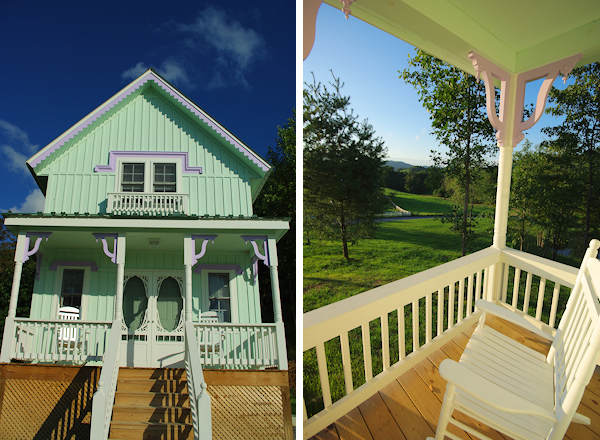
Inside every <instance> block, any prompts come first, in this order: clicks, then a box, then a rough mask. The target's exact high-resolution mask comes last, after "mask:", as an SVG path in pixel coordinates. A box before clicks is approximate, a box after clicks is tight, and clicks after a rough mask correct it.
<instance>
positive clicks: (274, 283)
mask: <svg viewBox="0 0 600 440" xmlns="http://www.w3.org/2000/svg"><path fill="white" fill-rule="evenodd" d="M267 246H268V254H267V255H268V256H269V271H270V274H271V296H272V298H273V317H274V321H275V327H276V329H277V348H278V350H277V353H278V354H279V369H280V370H287V369H288V363H287V349H286V346H285V327H284V325H283V315H282V313H281V294H280V292H279V273H278V272H277V264H278V261H277V241H276V240H275V239H274V238H269V239H268V240H267Z"/></svg>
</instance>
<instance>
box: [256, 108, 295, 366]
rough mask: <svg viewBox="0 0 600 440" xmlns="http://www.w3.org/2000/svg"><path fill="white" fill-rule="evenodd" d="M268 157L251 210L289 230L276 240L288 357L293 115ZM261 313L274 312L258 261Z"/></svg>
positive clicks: (291, 348)
mask: <svg viewBox="0 0 600 440" xmlns="http://www.w3.org/2000/svg"><path fill="white" fill-rule="evenodd" d="M267 160H268V161H269V162H270V163H271V165H272V166H273V171H272V172H271V174H270V176H269V178H268V180H267V182H266V183H265V186H264V187H263V189H262V191H261V192H260V195H259V196H258V198H257V199H256V201H255V202H254V212H255V213H256V214H257V215H259V216H264V217H285V218H289V220H290V230H289V231H288V232H287V233H286V234H285V235H284V236H283V237H282V238H281V240H279V242H278V243H277V256H278V260H279V268H278V269H279V289H280V292H281V308H282V314H283V320H284V323H285V329H286V341H287V344H288V357H289V358H290V359H294V356H295V341H296V336H295V335H296V116H295V115H293V116H292V117H291V118H290V119H289V120H288V121H287V123H286V125H285V126H283V127H278V128H277V142H276V144H275V147H269V151H268V153H267ZM259 268H260V277H259V280H260V292H261V301H260V302H261V306H262V310H261V311H262V316H263V317H265V318H266V319H268V318H269V317H271V316H272V315H273V303H272V298H271V278H270V276H269V273H268V272H269V271H268V268H267V267H266V266H264V265H262V264H261V265H259Z"/></svg>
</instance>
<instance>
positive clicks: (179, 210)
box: [106, 192, 189, 215]
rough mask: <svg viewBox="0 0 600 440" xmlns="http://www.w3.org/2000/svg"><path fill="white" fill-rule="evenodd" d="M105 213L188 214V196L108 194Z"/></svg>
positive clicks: (172, 194)
mask: <svg viewBox="0 0 600 440" xmlns="http://www.w3.org/2000/svg"><path fill="white" fill-rule="evenodd" d="M106 212H107V213H109V214H118V215H121V214H123V215H135V214H149V215H169V214H188V213H189V195H188V194H175V193H134V192H116V193H108V200H107V205H106Z"/></svg>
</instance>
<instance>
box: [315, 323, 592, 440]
mask: <svg viewBox="0 0 600 440" xmlns="http://www.w3.org/2000/svg"><path fill="white" fill-rule="evenodd" d="M486 324H487V325H489V326H490V327H492V328H494V329H495V330H497V331H499V332H501V333H503V334H506V335H508V336H510V337H511V338H513V339H515V340H517V341H519V342H520V343H522V344H524V345H526V346H528V347H531V348H533V349H534V350H537V351H539V352H541V353H543V354H546V352H547V350H548V348H549V344H548V341H546V340H544V339H542V338H540V337H539V336H537V335H535V334H534V333H531V332H523V331H522V329H518V328H517V327H516V326H514V325H512V324H511V323H509V322H507V321H504V320H501V319H499V318H494V317H489V318H488V320H487V321H486ZM473 329H474V325H473V324H470V325H469V324H462V325H461V326H460V331H459V332H458V333H457V334H455V336H454V337H453V338H452V339H451V340H450V341H448V342H447V343H446V344H444V345H442V346H441V347H440V348H438V349H436V350H435V351H433V352H431V353H430V354H429V355H427V356H425V357H424V359H423V360H422V361H420V362H419V363H417V364H416V365H415V366H414V367H413V368H412V369H411V370H409V371H407V372H405V373H404V374H402V375H400V376H399V377H397V378H396V380H394V381H392V382H391V383H390V384H388V385H386V386H385V387H384V388H382V389H381V390H379V391H378V392H376V393H375V394H374V395H373V396H372V397H370V398H368V399H367V400H365V401H364V402H362V403H361V404H360V405H358V406H357V407H356V408H354V409H352V410H351V411H349V412H348V413H346V414H345V415H343V416H342V417H340V418H339V419H337V420H336V421H335V422H334V423H332V424H331V425H329V426H328V427H327V428H325V429H324V430H322V431H321V432H319V433H318V434H316V435H315V436H314V437H312V438H313V439H319V440H337V439H341V440H344V439H373V440H378V439H382V440H383V439H390V438H395V439H406V440H422V439H424V438H427V437H428V436H433V435H434V434H435V429H436V426H437V423H438V415H439V413H440V408H441V404H442V401H443V398H444V391H445V389H446V381H445V380H444V379H443V378H442V377H441V376H440V374H439V372H438V368H439V365H440V363H441V362H442V361H443V360H444V359H448V358H449V359H453V360H456V361H458V360H459V359H460V356H461V354H462V352H463V350H464V348H465V346H466V344H467V342H468V340H469V337H470V336H471V333H472V332H473ZM599 402H600V370H598V369H597V370H596V373H595V374H594V376H593V378H592V380H591V382H590V384H589V385H588V386H587V388H586V391H585V394H584V396H583V400H582V402H581V404H580V405H579V408H578V410H577V411H578V412H579V413H580V414H583V415H585V416H587V417H589V418H590V419H591V420H592V423H591V425H590V426H585V425H580V424H571V426H570V428H569V430H568V431H567V435H566V436H565V439H568V440H576V439H590V440H592V439H600V404H599ZM457 418H458V420H460V421H461V422H462V423H465V424H466V425H467V426H474V427H475V428H476V429H478V430H481V432H482V433H483V434H485V435H487V436H488V437H490V438H491V439H494V440H503V439H506V436H503V435H502V434H499V433H498V432H496V431H494V430H492V429H490V428H487V427H485V426H484V425H482V424H480V423H477V422H475V421H474V420H473V419H471V418H469V417H468V416H466V415H458V416H457ZM454 434H456V435H457V436H458V437H459V438H462V439H466V440H468V439H471V438H477V437H473V436H470V435H469V433H467V432H465V431H464V430H460V429H455V430H454Z"/></svg>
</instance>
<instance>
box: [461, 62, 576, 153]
mask: <svg viewBox="0 0 600 440" xmlns="http://www.w3.org/2000/svg"><path fill="white" fill-rule="evenodd" d="M469 59H470V60H471V61H472V63H473V68H474V69H475V75H476V77H477V78H478V79H479V78H480V77H481V78H482V79H483V81H484V82H485V90H486V109H487V114H488V119H489V120H490V123H491V124H492V126H493V127H494V128H495V129H496V139H497V140H498V146H500V147H505V146H509V147H512V148H514V147H515V146H516V145H517V144H518V143H519V142H521V141H522V140H523V138H524V137H525V135H524V134H523V132H524V131H525V130H528V129H530V128H531V127H533V126H534V125H535V124H536V122H538V121H539V120H540V118H541V117H542V115H543V114H544V108H545V106H546V100H547V98H548V93H549V92H550V89H551V88H552V83H554V80H555V79H556V77H557V76H558V75H559V74H562V75H563V79H564V80H565V81H566V79H567V76H568V75H569V73H571V70H573V67H575V64H577V61H579V60H580V59H581V54H577V55H573V56H570V57H568V58H564V59H562V60H559V61H555V62H553V63H550V64H546V65H545V66H541V67H537V68H535V69H532V70H529V71H527V72H522V73H519V74H516V75H514V74H510V73H509V72H507V71H506V70H504V69H502V68H501V67H499V66H497V65H496V64H494V63H492V62H491V61H489V60H488V59H486V58H485V57H483V56H481V55H479V54H478V53H476V52H473V51H471V52H469ZM541 78H544V81H543V82H542V85H541V87H540V90H539V91H538V96H537V101H536V104H535V110H534V112H533V113H532V114H531V115H530V116H529V117H528V118H527V119H526V120H525V121H524V120H523V105H524V101H525V86H526V85H527V83H528V82H530V81H535V80H538V79H541ZM495 80H498V81H499V82H500V108H499V111H497V110H496V89H495V86H494V81H495ZM513 87H516V90H515V92H516V93H515V94H514V102H510V100H509V97H510V96H511V95H512V94H513V91H512V89H513ZM509 106H514V107H515V108H514V112H513V109H512V108H509ZM511 114H512V117H513V118H514V119H513V120H512V121H509V120H507V116H509V115H511ZM510 123H512V126H513V130H512V138H511V139H507V137H508V136H509V135H508V134H507V124H510Z"/></svg>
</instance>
